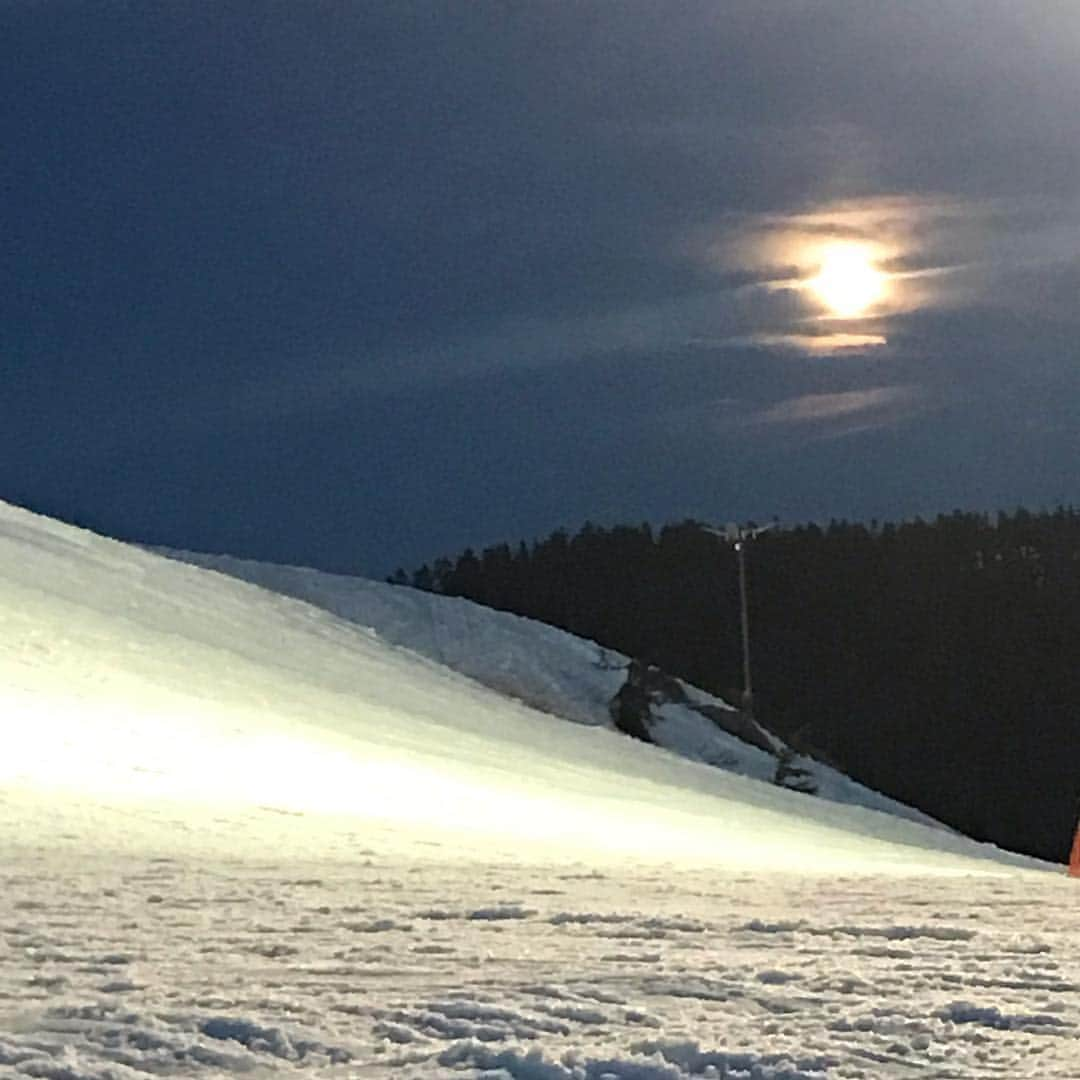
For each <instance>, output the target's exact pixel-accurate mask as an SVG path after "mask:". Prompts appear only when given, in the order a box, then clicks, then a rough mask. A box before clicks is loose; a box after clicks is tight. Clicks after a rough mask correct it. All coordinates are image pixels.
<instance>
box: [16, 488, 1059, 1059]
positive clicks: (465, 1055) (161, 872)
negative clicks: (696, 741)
mask: <svg viewBox="0 0 1080 1080" xmlns="http://www.w3.org/2000/svg"><path fill="white" fill-rule="evenodd" d="M0 710H2V712H0V716H2V720H3V741H2V743H0V1076H13V1077H20V1078H21V1077H51V1078H55V1080H132V1078H135V1077H142V1078H144V1080H145V1077H146V1076H148V1075H153V1076H198V1077H221V1076H230V1075H233V1074H234V1073H238V1074H244V1075H247V1076H253V1077H270V1076H281V1075H295V1074H299V1075H304V1076H311V1077H354V1076H362V1077H375V1078H383V1077H416V1078H425V1080H427V1078H449V1077H455V1078H456V1077H476V1078H479V1077H485V1078H487V1080H507V1078H512V1080H582V1078H584V1080H611V1078H615V1080H683V1078H685V1077H727V1078H728V1080H810V1078H813V1080H819V1078H823V1077H824V1078H830V1077H845V1078H855V1077H863V1078H877V1077H885V1078H888V1077H900V1076H910V1075H916V1076H925V1077H942V1078H944V1077H955V1078H975V1077H987V1076H1008V1077H1012V1076H1039V1077H1063V1078H1064V1077H1076V1076H1078V1075H1080V1068H1078V1063H1080V1053H1078V1051H1080V1040H1078V1035H1077V1032H1078V1023H1080V1011H1078V1010H1080V953H1078V950H1077V947H1076V944H1075V942H1076V935H1077V932H1078V930H1080V914H1078V912H1080V904H1078V903H1077V901H1078V900H1080V896H1078V894H1077V892H1076V883H1075V882H1072V881H1070V880H1068V879H1066V878H1064V877H1063V876H1062V874H1061V873H1060V870H1059V869H1057V870H1056V871H1055V872H1048V871H1047V868H1045V867H1043V866H1042V865H1041V864H1038V863H1035V862H1033V861H1032V860H1025V859H1020V858H1018V857H1016V856H1010V855H1008V854H1006V853H1003V852H1000V851H997V850H996V849H993V848H989V847H987V846H985V845H977V844H974V843H972V842H970V841H967V840H964V839H963V838H960V837H956V836H954V835H952V834H949V833H946V832H943V831H941V830H935V829H931V828H927V827H924V826H922V825H919V824H917V823H914V822H911V821H905V820H901V819H898V818H896V817H892V816H888V815H885V814H882V813H878V812H876V811H873V810H870V809H866V808H861V807H849V806H840V805H837V804H835V803H830V802H826V801H823V800H821V799H815V798H811V797H808V796H803V795H799V794H796V793H792V792H787V791H784V790H781V789H778V788H776V787H774V786H771V785H766V784H762V783H759V782H757V781H754V780H752V779H748V778H746V777H742V776H737V775H733V774H731V773H727V772H724V771H721V770H717V769H715V768H712V767H710V766H707V765H703V764H700V763H697V762H693V761H689V760H686V759H685V758H682V757H679V756H676V755H674V754H672V753H670V752H666V751H664V750H660V749H657V748H653V747H648V746H644V745H642V744H639V743H636V742H635V741H633V740H631V739H628V738H626V737H624V736H620V735H618V734H616V733H614V732H611V731H609V730H606V729H604V728H602V727H598V726H589V725H587V724H568V723H567V722H566V721H565V720H563V719H559V718H557V717H554V716H552V715H550V714H548V713H544V712H539V711H536V710H535V709H532V708H530V707H528V706H526V705H525V704H523V703H521V702H518V701H512V700H509V699H507V698H506V697H505V696H501V695H499V694H497V693H496V692H494V691H493V690H491V689H489V688H487V687H484V686H481V685H479V684H478V683H477V682H476V681H474V680H472V679H469V678H466V677H464V676H462V675H460V674H458V673H455V672H452V671H450V670H448V669H447V668H446V667H443V666H441V665H438V664H435V663H434V662H433V661H431V660H429V659H426V658H423V657H419V656H418V655H416V653H414V652H411V651H407V650H404V649H400V648H396V647H393V646H391V645H389V644H387V642H386V641H385V640H383V639H382V638H380V637H379V636H377V635H376V634H375V633H374V632H372V631H370V630H365V629H363V628H361V627H358V626H357V625H355V623H351V622H347V621H345V620H342V619H340V618H338V617H336V616H334V615H332V614H330V613H329V612H327V611H325V610H321V609H319V608H316V607H314V606H312V605H310V604H305V603H301V602H299V601H297V600H295V599H290V598H286V597H284V596H281V595H279V594H275V593H272V592H268V591H266V590H263V589H259V588H256V587H254V586H252V585H249V584H246V583H244V582H240V581H237V580H232V579H229V578H226V577H223V576H221V575H218V574H214V573H209V572H207V571H205V570H201V569H198V568H195V567H192V566H186V565H182V564H180V563H177V562H174V561H170V560H167V559H164V558H161V557H158V556H156V555H154V554H151V553H148V552H145V551H141V550H137V549H134V548H132V547H129V546H125V545H122V544H118V543H115V542H113V541H109V540H106V539H103V538H101V537H96V536H94V535H92V534H90V533H87V532H84V531H81V530H78V529H74V528H71V527H69V526H65V525H61V524H60V523H57V522H54V521H50V520H48V519H45V518H41V517H38V516H35V515H32V514H30V513H28V512H25V511H22V510H18V509H16V508H13V507H10V506H7V505H4V504H0Z"/></svg>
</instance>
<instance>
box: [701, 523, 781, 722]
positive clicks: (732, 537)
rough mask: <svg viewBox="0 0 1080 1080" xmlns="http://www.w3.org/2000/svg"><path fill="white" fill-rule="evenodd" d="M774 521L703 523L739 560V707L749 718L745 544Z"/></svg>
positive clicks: (750, 688) (750, 686) (750, 691)
mask: <svg viewBox="0 0 1080 1080" xmlns="http://www.w3.org/2000/svg"><path fill="white" fill-rule="evenodd" d="M775 527H776V523H775V522H772V523H770V524H768V525H761V526H757V527H751V526H743V525H735V524H731V525H728V526H726V527H725V528H723V529H715V528H713V527H712V526H709V525H703V526H702V528H703V529H704V530H705V532H709V533H712V534H713V536H718V537H720V538H721V539H723V540H726V541H727V542H728V543H729V544H731V546H732V547H733V548H734V549H735V556H736V558H737V559H738V561H739V616H740V618H739V622H740V625H741V627H742V668H743V689H742V700H741V703H740V705H741V708H742V711H743V713H744V714H745V715H746V716H747V717H749V718H750V719H751V720H752V719H753V718H754V684H753V681H752V680H751V677H750V604H749V600H748V596H749V593H748V591H747V587H746V544H747V541H749V540H753V539H754V538H755V537H757V536H760V535H761V534H762V533H763V532H768V530H769V529H772V528H775Z"/></svg>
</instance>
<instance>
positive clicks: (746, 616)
mask: <svg viewBox="0 0 1080 1080" xmlns="http://www.w3.org/2000/svg"><path fill="white" fill-rule="evenodd" d="M745 547H746V541H745V540H742V539H740V540H737V541H736V542H735V553H736V554H737V555H738V556H739V600H740V606H741V609H742V655H743V692H742V709H743V712H744V713H746V715H747V716H749V717H751V718H752V717H753V715H754V688H753V685H752V684H751V682H750V609H749V605H748V604H747V598H746V551H745V550H744V549H745Z"/></svg>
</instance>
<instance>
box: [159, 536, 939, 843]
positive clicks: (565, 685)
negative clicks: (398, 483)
mask: <svg viewBox="0 0 1080 1080" xmlns="http://www.w3.org/2000/svg"><path fill="white" fill-rule="evenodd" d="M166 554H171V555H173V556H174V557H175V558H178V559H182V560H183V561H185V562H189V563H192V564H193V565H197V566H202V567H206V568H208V569H212V570H217V571H219V572H221V573H223V574H228V575H230V576H231V577H236V578H240V579H241V580H244V581H249V582H252V583H253V584H256V585H260V586H262V587H264V588H266V589H270V590H271V591H273V592H277V593H282V594H283V595H285V596H292V597H296V598H297V599H299V600H306V601H307V602H308V603H311V604H314V605H315V606H316V607H320V608H323V609H324V610H326V611H329V612H331V613H333V614H334V615H339V616H340V617H341V618H343V619H347V620H348V621H349V622H352V623H356V624H357V625H358V626H363V627H368V628H370V629H371V630H373V631H374V632H375V633H376V634H377V636H378V637H379V639H380V640H382V641H385V642H388V643H389V644H391V645H399V646H402V647H404V648H407V649H411V650H412V651H413V652H416V653H419V654H420V655H422V656H426V657H428V658H429V659H431V660H434V661H435V662H436V663H439V664H443V665H445V666H446V667H449V668H452V669H453V670H454V671H458V672H460V673H461V674H463V675H468V676H469V677H470V678H473V679H476V680H477V682H480V683H483V684H484V685H485V686H488V687H491V688H492V689H493V690H497V691H499V692H500V693H503V694H506V695H508V696H510V697H513V698H516V699H517V700H519V701H523V702H525V703H526V704H528V705H532V706H535V707H536V708H538V709H542V710H544V711H545V712H549V713H552V714H554V715H555V716H561V717H564V718H565V719H567V720H573V721H575V722H577V723H581V724H591V725H597V726H603V727H609V728H610V727H612V721H611V717H610V714H609V709H608V705H609V702H610V701H611V698H612V696H613V695H614V694H615V693H616V691H617V690H618V689H619V687H620V685H621V684H622V683H623V682H624V681H625V678H626V668H627V665H628V663H629V659H628V658H627V657H625V656H623V655H621V654H620V653H617V652H615V651H614V650H610V649H602V648H601V647H600V646H598V645H597V644H596V643H595V642H592V641H586V640H584V639H582V638H579V637H575V636H574V635H573V634H569V633H566V632H565V631H563V630H558V629H556V628H554V627H551V626H546V625H545V624H543V623H539V622H536V621H535V620H532V619H525V618H521V617H519V616H516V615H511V614H508V613H506V612H502V611H494V610H492V609H491V608H486V607H483V606H481V605H479V604H474V603H472V602H471V601H469V600H464V599H461V598H458V597H448V596H438V595H435V594H432V593H427V592H421V591H420V590H418V589H412V588H407V587H405V586H394V585H387V584H384V583H382V582H377V581H370V580H368V579H366V578H358V577H346V576H342V575H335V574H326V573H322V572H320V571H318V570H311V569H307V568H303V567H293V566H277V565H273V564H270V563H261V562H253V561H250V560H246V559H235V558H230V557H228V556H222V555H203V554H196V553H193V552H167V553H166ZM674 681H676V682H678V681H677V680H674ZM678 685H679V688H680V690H681V692H682V693H684V694H685V695H686V697H687V699H688V700H687V704H682V703H679V702H668V703H665V704H662V705H660V706H659V707H658V708H656V710H655V713H656V717H655V720H654V721H653V722H652V724H651V726H650V732H649V733H650V735H651V737H652V740H653V742H655V743H656V744H657V745H659V746H662V747H664V748H666V749H668V750H671V751H674V752H675V753H677V754H679V755H681V756H682V757H686V758H690V759H691V760H694V761H702V762H705V763H707V764H712V765H717V766H720V767H722V768H724V769H726V770H728V771H730V772H734V773H738V774H739V775H741V776H749V777H753V778H754V779H756V780H765V781H770V780H772V779H773V777H774V775H775V773H776V766H777V760H776V757H775V756H774V755H773V754H770V753H767V752H765V751H764V750H762V749H759V748H758V747H757V746H754V745H751V744H750V743H748V742H746V741H744V740H743V739H740V738H737V737H736V736H735V735H733V734H730V733H729V732H728V731H727V730H725V729H724V728H723V727H721V726H720V725H719V724H718V723H717V722H716V721H714V720H713V719H710V718H709V717H708V716H705V715H702V713H701V712H700V711H698V708H700V707H701V706H705V707H706V708H711V709H712V710H714V711H716V712H718V713H728V714H731V715H732V716H733V718H737V717H738V713H737V712H736V710H735V709H733V708H732V706H730V705H728V704H727V703H726V702H724V701H721V700H720V699H719V698H715V697H713V696H711V695H710V694H707V693H705V692H704V691H702V690H699V689H697V688H696V687H692V686H689V685H687V684H685V683H678ZM694 706H696V707H697V708H695V707H694ZM759 737H760V738H762V739H763V740H766V741H767V742H769V743H771V744H772V745H773V747H774V748H775V749H781V748H783V747H784V743H783V742H782V740H780V739H779V738H777V737H776V736H774V735H771V734H769V733H767V732H763V731H762V732H760V736H759ZM795 763H796V764H797V765H798V766H799V767H800V768H801V769H802V770H803V771H805V773H806V775H807V777H808V778H809V779H811V780H812V781H813V784H814V787H815V788H816V790H817V794H818V795H819V796H821V797H822V798H826V799H830V800H832V801H834V802H840V803H849V804H852V805H856V806H866V807H870V808H872V809H874V810H881V811H883V812H884V813H888V814H894V815H896V816H898V817H905V818H909V819H910V820H913V821H919V822H922V823H923V824H927V825H934V824H936V823H935V822H934V821H933V819H931V818H929V817H927V816H926V815H925V814H922V813H920V812H919V811H918V810H915V809H913V808H911V807H909V806H905V805H904V804H902V803H898V802H896V801H895V800H893V799H889V798H886V797H885V796H883V795H881V794H880V793H878V792H876V791H872V790H870V789H869V788H866V787H864V786H863V785H862V784H858V783H856V782H855V781H854V780H851V779H850V778H849V777H847V776H844V775H843V774H842V773H840V772H837V771H836V770H835V769H832V768H830V767H829V766H827V765H823V764H821V763H820V762H816V761H812V760H810V759H807V758H803V757H798V758H796V761H795Z"/></svg>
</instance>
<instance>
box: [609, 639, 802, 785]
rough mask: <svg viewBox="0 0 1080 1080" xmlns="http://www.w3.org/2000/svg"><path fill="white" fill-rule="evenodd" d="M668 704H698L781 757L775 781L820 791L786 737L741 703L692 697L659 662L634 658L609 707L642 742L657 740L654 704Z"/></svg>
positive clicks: (742, 737)
mask: <svg viewBox="0 0 1080 1080" xmlns="http://www.w3.org/2000/svg"><path fill="white" fill-rule="evenodd" d="M669 704H673V705H682V706H683V707H685V708H687V709H691V710H693V711H694V712H696V713H698V715H700V716H704V717H706V718H707V719H708V720H710V721H712V723H714V724H715V725H716V726H717V727H718V728H720V729H722V730H723V731H726V732H727V733H728V734H729V735H734V736H735V738H737V739H740V740H742V741H743V742H745V743H747V744H748V745H750V746H754V747H756V748H757V749H758V750H763V751H764V752H765V753H766V754H769V755H770V756H771V757H774V758H776V773H775V775H774V777H773V782H774V783H775V784H778V785H780V786H781V787H787V788H791V789H793V790H795V791H802V792H805V793H807V794H814V793H815V792H816V791H817V784H816V783H815V781H814V776H813V773H812V771H811V770H810V769H809V768H807V767H805V766H804V765H803V764H802V763H801V759H800V758H799V756H798V754H796V752H795V751H794V750H793V749H792V748H791V747H790V746H788V745H787V744H786V743H785V742H784V741H783V740H782V739H779V738H777V737H776V736H775V735H773V734H772V733H771V732H769V731H767V730H766V729H765V728H763V727H762V726H761V725H760V724H759V723H758V722H757V721H756V720H755V719H754V718H753V717H752V716H750V715H749V714H748V713H745V712H742V711H740V710H739V709H732V708H726V707H724V706H723V705H715V704H710V703H707V702H702V701H695V700H693V699H692V698H691V696H690V695H689V694H688V693H687V691H686V687H685V686H683V684H682V683H681V682H680V681H679V680H678V679H676V678H675V677H674V676H672V675H669V674H668V673H667V672H666V671H664V670H662V669H661V668H658V667H657V666H656V665H655V664H647V663H645V662H644V661H642V660H631V661H630V663H629V664H628V665H627V668H626V681H625V682H624V683H623V684H622V686H620V687H619V689H618V690H617V691H616V693H615V695H614V696H613V697H612V699H611V701H610V702H609V704H608V711H609V712H610V714H611V720H612V723H613V724H614V725H615V727H616V728H617V729H618V730H619V731H621V732H623V733H624V734H626V735H630V736H632V737H633V738H635V739H640V740H641V741H642V742H647V743H653V742H655V741H656V740H655V739H654V738H653V737H652V733H651V730H650V728H651V724H652V723H653V721H654V719H655V714H654V710H656V709H659V708H661V707H662V706H664V705H669Z"/></svg>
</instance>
